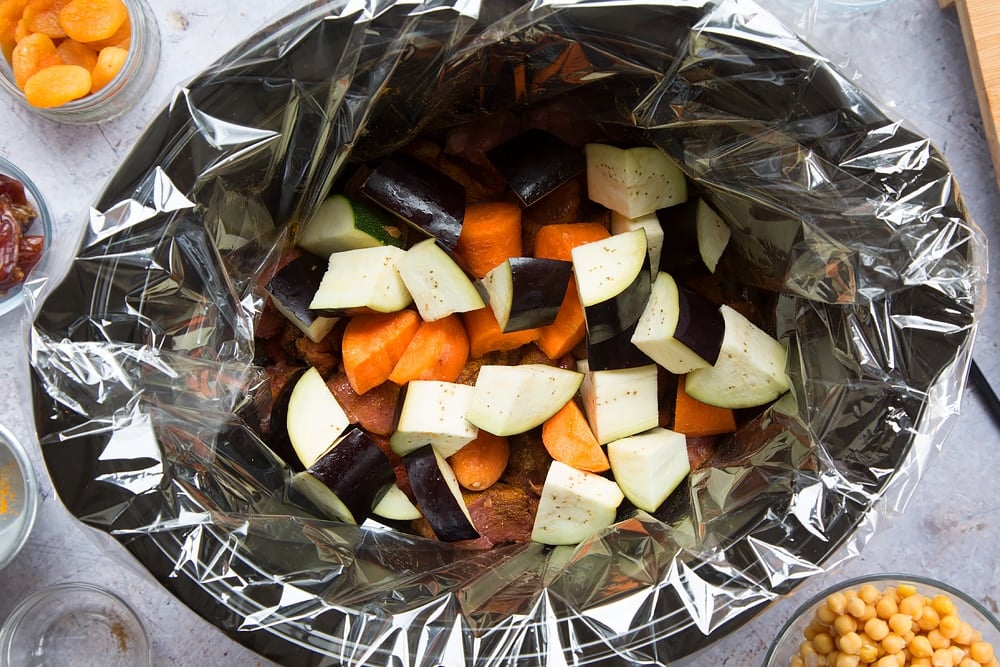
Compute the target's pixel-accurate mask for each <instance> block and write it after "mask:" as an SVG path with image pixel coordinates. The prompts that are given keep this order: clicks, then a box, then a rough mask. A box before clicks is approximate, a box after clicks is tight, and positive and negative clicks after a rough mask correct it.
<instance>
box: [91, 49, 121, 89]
mask: <svg viewBox="0 0 1000 667" xmlns="http://www.w3.org/2000/svg"><path fill="white" fill-rule="evenodd" d="M126 58H128V51H126V50H125V49H119V48H118V47H117V46H106V47H104V48H103V49H101V52H100V53H98V54H97V65H95V66H94V69H93V71H92V72H91V77H92V82H91V91H90V92H92V93H96V92H97V91H98V90H100V89H101V88H103V87H104V86H106V85H108V83H110V81H111V80H112V79H113V78H115V76H116V75H117V74H118V72H120V71H121V68H122V65H124V64H125V59H126Z"/></svg>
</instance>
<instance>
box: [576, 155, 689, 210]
mask: <svg viewBox="0 0 1000 667" xmlns="http://www.w3.org/2000/svg"><path fill="white" fill-rule="evenodd" d="M584 151H585V153H586V156H587V192H588V196H589V197H590V199H591V200H593V201H595V202H597V203H598V204H603V205H604V206H606V207H608V208H609V209H611V210H612V211H617V212H618V213H621V214H622V215H624V216H625V217H627V218H638V217H639V216H642V215H646V214H647V213H652V212H653V211H655V210H657V209H660V208H666V207H668V206H674V205H676V204H681V203H683V202H685V201H687V197H688V191H687V178H686V177H685V176H684V172H682V171H681V170H680V167H678V166H677V164H676V163H675V162H674V161H673V160H672V159H670V157H668V156H667V154H666V153H664V152H663V151H661V150H660V149H659V148H655V147H652V146H638V147H635V148H625V149H623V148H617V147H615V146H609V145H607V144H587V145H586V147H585V148H584Z"/></svg>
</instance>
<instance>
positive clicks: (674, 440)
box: [608, 427, 691, 512]
mask: <svg viewBox="0 0 1000 667" xmlns="http://www.w3.org/2000/svg"><path fill="white" fill-rule="evenodd" d="M608 461H610V462H611V472H612V473H614V476H615V481H616V482H618V486H619V487H621V490H622V492H623V493H624V494H625V497H626V498H628V499H629V500H630V501H631V502H632V504H633V505H635V506H636V507H638V508H639V509H641V510H645V511H647V512H655V511H656V510H657V508H658V507H659V506H660V505H662V504H663V501H664V500H666V499H667V497H668V496H669V495H670V494H671V493H673V492H674V489H676V488H677V487H678V486H680V483H681V482H683V481H684V478H685V477H687V476H688V473H690V472H691V466H690V463H689V461H688V453H687V438H685V437H684V435H683V434H682V433H677V432H676V431H671V430H668V429H665V428H660V427H656V428H653V429H650V430H649V431H645V432H643V433H639V434H637V435H632V436H629V437H627V438H622V439H620V440H615V441H614V442H610V443H608Z"/></svg>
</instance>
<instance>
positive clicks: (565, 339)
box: [535, 280, 587, 359]
mask: <svg viewBox="0 0 1000 667" xmlns="http://www.w3.org/2000/svg"><path fill="white" fill-rule="evenodd" d="M586 335H587V321H586V319H585V318H584V314H583V306H582V305H580V296H579V294H577V291H576V281H573V280H571V281H570V282H569V286H568V287H567V288H566V296H564V297H563V302H562V305H561V306H559V312H558V313H557V314H556V319H555V321H554V322H553V323H552V324H549V325H547V326H544V327H541V328H540V329H539V330H538V340H536V341H535V345H537V346H538V349H540V350H541V351H542V352H544V353H545V356H546V357H548V358H549V359H558V358H559V357H561V356H563V355H565V354H569V351H570V350H572V349H573V348H574V347H576V346H577V345H578V344H579V343H580V341H582V340H583V338H584V336H586Z"/></svg>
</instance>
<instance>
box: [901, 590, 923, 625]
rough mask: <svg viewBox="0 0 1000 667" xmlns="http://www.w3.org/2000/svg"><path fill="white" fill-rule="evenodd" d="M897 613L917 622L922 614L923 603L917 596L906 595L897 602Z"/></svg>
mask: <svg viewBox="0 0 1000 667" xmlns="http://www.w3.org/2000/svg"><path fill="white" fill-rule="evenodd" d="M899 612H900V613H901V614H906V615H907V616H909V617H910V618H912V619H913V620H915V621H919V620H920V617H921V616H923V614H924V601H923V600H921V599H920V596H919V595H908V596H906V597H905V598H903V599H902V600H900V602H899Z"/></svg>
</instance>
